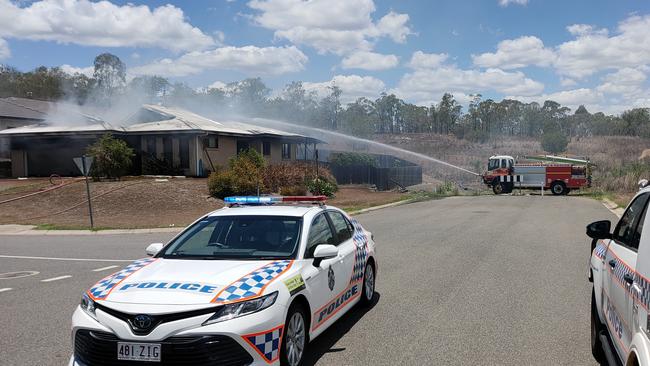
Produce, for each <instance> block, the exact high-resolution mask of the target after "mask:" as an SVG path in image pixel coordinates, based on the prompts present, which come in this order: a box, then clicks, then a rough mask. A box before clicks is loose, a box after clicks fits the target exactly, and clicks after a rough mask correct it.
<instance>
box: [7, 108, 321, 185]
mask: <svg viewBox="0 0 650 366" xmlns="http://www.w3.org/2000/svg"><path fill="white" fill-rule="evenodd" d="M38 102H39V101H30V103H31V105H30V106H29V108H27V107H26V108H27V109H30V110H32V111H38V110H39V105H38ZM41 103H43V104H42V105H41V107H42V108H43V110H42V112H43V114H44V115H49V117H43V118H42V120H41V121H36V122H37V123H36V124H31V125H27V126H20V127H15V128H11V129H5V130H0V141H3V143H4V144H5V146H8V150H9V156H10V159H11V176H12V177H27V176H49V175H51V174H58V175H61V176H75V175H79V172H78V170H77V168H76V167H75V164H74V162H73V160H72V159H73V158H74V157H78V156H81V155H83V154H84V153H85V152H86V149H87V147H88V146H89V145H91V144H93V143H95V142H96V141H97V140H98V139H99V138H100V137H101V136H102V135H104V134H105V133H111V134H113V136H115V137H117V138H120V139H122V140H124V141H126V142H127V144H128V145H129V146H130V147H132V148H133V149H134V151H135V154H136V155H135V157H134V161H133V166H132V168H131V170H132V171H131V174H133V175H142V174H170V173H164V172H165V171H171V172H173V173H174V174H179V175H187V176H207V175H208V174H209V173H210V172H211V171H215V170H216V169H217V168H218V167H220V166H221V167H223V166H226V165H227V164H228V160H229V159H230V158H231V157H233V156H235V155H236V154H237V153H238V152H239V151H242V150H245V149H249V148H252V149H255V150H257V151H258V152H260V153H261V154H262V155H263V156H264V157H265V158H266V159H267V161H269V162H271V163H276V162H282V161H291V160H296V159H307V158H310V157H311V156H313V152H314V151H315V149H316V144H317V143H319V142H320V141H319V140H317V139H314V138H309V137H306V136H302V135H298V134H293V133H288V132H283V131H279V130H275V129H269V128H264V127H259V126H254V125H251V124H248V123H245V122H241V121H215V120H212V119H209V118H206V117H203V116H200V115H198V114H195V113H192V112H189V111H186V110H183V109H178V108H170V107H163V106H159V105H143V106H142V107H141V108H140V109H139V110H138V111H137V112H136V113H134V114H132V115H131V116H129V117H128V118H126V119H124V121H123V122H121V123H118V124H114V123H109V122H106V121H104V120H102V119H101V118H97V117H93V116H92V115H90V114H88V113H84V112H81V111H80V110H79V109H77V110H73V109H70V108H67V107H66V106H63V107H61V108H59V110H57V111H56V112H53V109H52V108H51V105H50V104H49V103H50V102H41ZM12 106H15V105H14V104H12ZM2 113H3V111H2V104H0V115H2ZM69 121H74V122H69Z"/></svg>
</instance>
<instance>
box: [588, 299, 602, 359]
mask: <svg viewBox="0 0 650 366" xmlns="http://www.w3.org/2000/svg"><path fill="white" fill-rule="evenodd" d="M602 329H603V325H602V324H601V322H600V318H598V312H597V309H596V295H595V294H594V291H593V290H592V291H591V354H592V355H593V356H594V359H596V361H602V360H604V359H605V352H604V351H603V345H602V343H600V331H601V330H602Z"/></svg>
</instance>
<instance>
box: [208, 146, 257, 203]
mask: <svg viewBox="0 0 650 366" xmlns="http://www.w3.org/2000/svg"><path fill="white" fill-rule="evenodd" d="M228 165H229V169H228V170H227V171H217V172H214V173H212V174H210V177H209V178H208V190H209V192H210V195H211V196H213V197H217V198H221V199H223V198H224V197H227V196H233V195H242V196H243V195H256V194H257V193H258V191H259V193H268V192H267V190H266V188H265V186H264V179H263V178H264V177H263V174H264V158H263V157H262V155H260V153H258V152H257V151H255V150H252V149H249V150H246V151H242V152H240V153H239V155H237V156H234V157H232V158H231V159H230V161H229V162H228Z"/></svg>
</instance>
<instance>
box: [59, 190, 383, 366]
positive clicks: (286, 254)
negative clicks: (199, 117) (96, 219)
mask: <svg viewBox="0 0 650 366" xmlns="http://www.w3.org/2000/svg"><path fill="white" fill-rule="evenodd" d="M324 199H325V197H228V198H226V200H225V201H226V203H227V204H228V207H226V208H223V209H220V210H217V211H214V212H212V213H210V214H208V215H206V216H204V217H201V218H200V219H199V220H197V221H196V222H194V223H193V224H191V225H190V226H189V227H187V228H186V229H185V230H184V231H182V232H181V233H180V234H179V235H177V236H176V237H175V238H174V239H172V240H171V241H170V242H169V243H168V244H166V245H163V244H151V245H150V246H149V247H147V248H146V253H147V254H148V255H149V257H147V258H144V259H140V260H136V261H135V262H133V263H131V264H129V265H128V266H126V267H125V268H124V269H122V270H120V271H119V272H116V273H114V274H112V275H110V276H108V277H106V278H104V279H102V280H101V281H99V282H97V284H95V285H94V286H92V287H91V288H90V289H89V290H88V291H87V292H86V293H85V294H84V295H83V297H82V299H81V303H80V305H79V306H78V307H77V309H76V310H75V312H74V314H73V316H72V338H73V344H74V354H73V356H72V357H71V359H70V363H69V364H70V365H93V366H94V365H147V364H152V365H153V364H156V365H158V364H160V365H165V364H170V365H178V364H184V365H185V364H191V365H269V364H281V365H291V366H296V365H300V364H301V361H302V360H303V358H304V355H305V347H306V345H307V343H308V342H309V341H310V340H312V339H314V338H315V337H317V336H318V335H319V334H321V333H322V332H323V331H324V330H325V329H327V328H328V327H329V326H330V325H332V323H334V322H335V321H336V320H337V319H338V318H340V317H341V316H342V315H343V314H344V313H346V312H347V311H349V310H350V309H351V308H352V307H353V306H354V305H355V304H357V303H361V304H362V305H368V304H370V303H371V302H372V300H373V298H374V293H375V279H376V274H377V259H376V257H375V244H374V242H373V238H372V235H371V233H370V232H368V231H366V230H365V229H364V228H363V227H362V226H361V225H360V224H359V223H358V222H357V221H356V220H354V219H352V218H350V217H349V216H348V215H347V214H346V213H345V212H343V211H341V210H339V209H337V208H335V207H331V206H326V205H324V204H323V202H322V201H323V200H324ZM306 201H307V202H306ZM316 201H317V203H318V204H313V203H314V202H316ZM291 202H293V203H291Z"/></svg>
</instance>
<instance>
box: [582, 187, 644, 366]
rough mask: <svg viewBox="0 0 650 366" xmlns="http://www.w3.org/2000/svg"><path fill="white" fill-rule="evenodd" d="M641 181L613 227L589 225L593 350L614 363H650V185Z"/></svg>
mask: <svg viewBox="0 0 650 366" xmlns="http://www.w3.org/2000/svg"><path fill="white" fill-rule="evenodd" d="M639 183H640V185H641V186H642V189H641V190H640V191H639V192H638V193H637V194H636V196H635V197H634V198H633V199H632V201H631V202H630V204H629V205H628V207H627V208H626V210H625V213H624V214H623V216H622V217H621V219H620V220H619V221H618V223H617V224H616V227H615V228H614V230H613V231H611V222H610V221H608V220H604V221H596V222H594V223H591V224H589V225H588V226H587V235H588V236H589V237H591V238H592V239H593V241H592V254H591V259H590V266H589V267H590V268H589V269H590V270H589V280H590V281H592V282H593V291H592V293H591V350H592V353H593V355H594V357H595V358H596V359H597V360H599V361H603V362H604V361H607V363H609V364H610V365H650V340H649V338H648V335H649V334H650V312H649V310H648V309H649V308H650V222H649V221H648V220H650V216H648V215H647V214H646V213H647V210H648V201H649V200H650V188H646V187H645V186H646V185H647V181H645V180H642V182H639ZM644 228H645V230H644Z"/></svg>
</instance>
